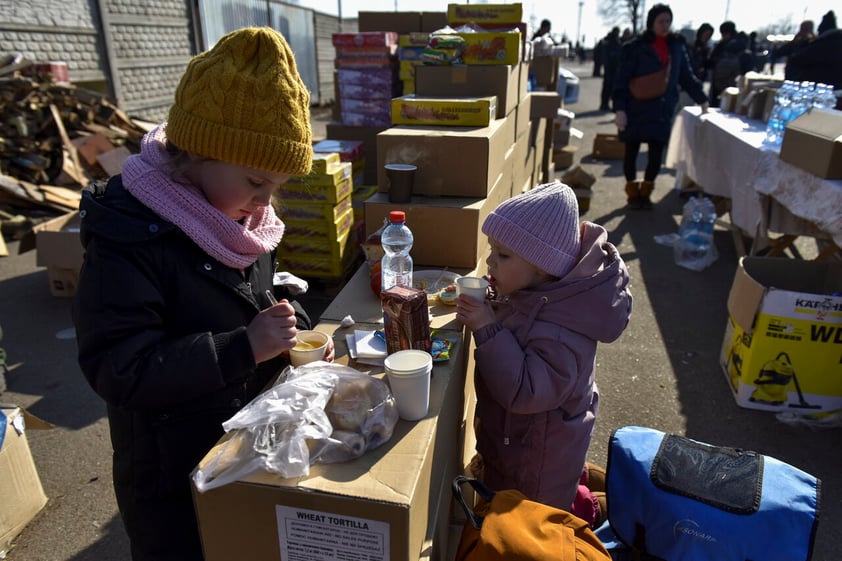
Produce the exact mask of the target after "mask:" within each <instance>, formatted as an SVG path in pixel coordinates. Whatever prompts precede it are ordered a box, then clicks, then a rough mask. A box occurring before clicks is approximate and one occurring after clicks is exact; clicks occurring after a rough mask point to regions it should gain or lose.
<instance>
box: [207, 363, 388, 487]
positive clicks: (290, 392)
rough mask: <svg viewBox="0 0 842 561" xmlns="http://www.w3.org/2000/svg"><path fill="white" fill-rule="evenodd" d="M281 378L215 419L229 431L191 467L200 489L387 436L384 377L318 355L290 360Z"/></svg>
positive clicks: (357, 450) (337, 457)
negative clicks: (209, 453)
mask: <svg viewBox="0 0 842 561" xmlns="http://www.w3.org/2000/svg"><path fill="white" fill-rule="evenodd" d="M280 380H283V381H282V382H279V383H277V384H275V385H274V386H272V387H271V388H270V389H268V390H267V391H265V392H264V393H263V394H261V395H259V396H258V397H257V398H255V399H254V400H253V401H252V402H251V403H249V404H248V405H246V406H245V407H243V408H242V409H241V410H240V411H238V412H237V414H235V415H234V416H233V417H231V418H230V419H228V420H227V421H225V422H224V423H223V424H222V427H223V428H224V429H225V432H228V433H232V435H231V437H230V438H229V439H227V440H226V441H225V442H223V443H221V444H219V445H218V446H217V447H216V448H214V450H213V457H211V458H209V459H208V460H207V461H206V462H205V463H204V465H203V466H202V467H201V468H200V469H197V470H196V472H195V473H194V475H193V481H194V483H195V484H196V488H197V489H198V490H199V491H200V492H205V491H207V490H209V489H213V488H216V487H220V486H222V485H226V484H228V483H232V482H234V481H237V480H239V479H242V478H243V477H245V476H246V475H249V474H251V473H255V472H258V471H268V472H271V473H277V474H278V475H280V476H281V477H285V478H289V477H299V476H304V475H307V474H309V473H310V465H311V464H313V463H316V462H322V463H335V462H344V461H348V460H352V459H354V458H358V457H360V456H362V455H363V454H365V453H366V452H367V451H369V450H373V449H375V448H377V447H378V446H380V445H382V444H383V443H384V442H386V441H388V440H389V439H390V438H391V437H392V433H393V432H394V428H395V425H396V424H397V421H398V412H397V408H396V406H395V398H394V397H393V396H392V393H391V391H390V390H389V387H388V386H387V385H386V383H385V382H384V381H383V380H381V379H379V378H375V377H372V376H369V375H368V374H364V373H362V372H360V371H358V370H354V369H353V368H350V367H348V366H342V365H338V364H332V363H327V362H321V361H319V362H314V363H310V364H306V365H304V366H300V367H298V368H293V367H291V366H290V367H288V368H287V369H286V370H285V371H284V372H283V374H282V375H281V377H280Z"/></svg>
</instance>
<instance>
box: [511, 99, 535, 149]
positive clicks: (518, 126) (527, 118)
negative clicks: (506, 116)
mask: <svg viewBox="0 0 842 561" xmlns="http://www.w3.org/2000/svg"><path fill="white" fill-rule="evenodd" d="M512 117H514V119H515V142H517V139H518V138H520V137H521V136H523V135H524V134H528V133H529V126H530V125H531V124H532V95H531V94H530V95H527V96H526V97H524V98H523V101H521V102H520V103H519V104H518V106H517V107H515V110H514V112H513V114H512V115H511V116H510V118H512Z"/></svg>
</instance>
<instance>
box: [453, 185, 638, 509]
mask: <svg viewBox="0 0 842 561" xmlns="http://www.w3.org/2000/svg"><path fill="white" fill-rule="evenodd" d="M482 231H483V232H484V233H485V234H486V235H487V236H488V241H489V244H490V245H491V254H490V255H489V257H488V259H486V263H487V265H488V279H489V281H490V284H491V290H490V295H489V298H488V299H486V300H485V301H484V302H478V301H476V300H472V299H470V298H468V297H466V296H464V295H462V296H460V297H459V298H458V299H457V308H456V317H457V319H459V320H460V321H461V322H462V323H463V324H464V325H466V326H467V327H468V328H469V329H470V330H471V331H472V332H473V336H474V341H475V343H476V351H475V353H474V359H475V362H476V371H475V374H474V382H475V386H476V394H477V408H476V419H475V425H476V433H477V452H479V457H481V469H477V470H476V474H477V475H479V476H480V478H481V479H482V480H483V482H484V483H485V484H486V485H488V486H489V487H490V488H492V489H495V490H504V489H517V490H518V491H520V492H521V493H523V494H524V495H526V496H527V497H528V498H529V499H531V500H534V501H537V502H540V503H544V504H548V505H551V506H554V507H556V508H560V509H563V510H566V511H570V512H573V513H574V514H576V515H577V516H579V517H580V518H583V519H584V520H586V521H587V522H589V523H591V524H592V525H598V524H599V523H601V521H602V520H603V518H604V516H605V513H604V512H601V509H600V507H599V497H598V495H596V494H594V493H593V492H591V489H589V488H588V487H587V483H591V486H594V485H593V481H590V482H589V481H588V469H587V468H586V467H585V466H586V464H585V457H586V455H587V451H588V446H589V444H590V439H591V432H592V430H593V425H594V421H595V420H596V415H597V411H598V404H599V394H598V392H597V387H596V381H595V376H596V371H595V369H596V347H597V342H611V341H614V340H615V339H617V338H618V337H619V336H620V334H621V333H622V332H623V330H624V329H625V327H626V325H627V324H628V320H629V316H630V314H631V306H632V297H631V293H630V292H629V290H628V281H629V277H628V271H627V270H626V266H625V263H624V262H623V259H622V258H621V257H620V254H619V252H618V251H617V248H616V247H614V246H613V245H612V244H611V243H610V242H608V233H607V232H606V230H605V229H604V228H603V227H602V226H599V225H597V224H593V223H590V222H582V223H581V224H580V223H579V207H578V204H577V202H576V196H575V195H574V194H573V191H572V190H571V189H570V188H569V187H567V186H566V185H564V184H562V183H559V182H555V183H549V184H546V185H541V186H539V187H536V188H535V189H533V190H531V191H528V192H526V193H523V194H521V195H518V196H516V197H513V198H511V199H509V200H507V201H505V202H503V203H502V204H501V205H500V206H498V207H497V209H496V210H494V211H493V212H492V213H491V214H490V215H489V216H488V218H486V220H485V222H484V223H483V226H482ZM475 467H479V466H475ZM603 491H604V489H603Z"/></svg>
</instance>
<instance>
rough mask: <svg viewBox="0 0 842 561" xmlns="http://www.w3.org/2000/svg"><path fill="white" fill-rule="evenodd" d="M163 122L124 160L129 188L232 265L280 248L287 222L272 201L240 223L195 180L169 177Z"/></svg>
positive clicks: (238, 265) (242, 264) (244, 264)
mask: <svg viewBox="0 0 842 561" xmlns="http://www.w3.org/2000/svg"><path fill="white" fill-rule="evenodd" d="M164 126H165V125H160V126H158V127H156V128H154V129H153V130H151V131H149V132H148V133H147V134H146V135H145V136H144V137H143V141H142V142H141V149H140V154H135V155H133V156H129V158H127V159H126V162H125V163H124V164H123V185H124V186H125V188H126V189H127V190H128V191H129V193H131V194H132V195H134V196H135V197H136V198H137V199H138V200H139V201H140V202H142V203H143V204H145V205H146V206H148V207H149V208H150V209H152V210H153V211H155V213H156V214H158V216H160V217H161V218H163V219H164V220H167V221H169V222H172V223H173V224H175V225H176V226H178V227H179V228H180V229H181V230H182V231H184V233H185V234H187V235H188V236H189V237H190V239H192V240H193V241H194V242H196V244H198V245H199V247H201V248H202V249H203V250H205V252H207V254H208V255H210V256H211V257H213V258H214V259H216V260H217V261H219V262H220V263H223V264H225V265H227V266H229V267H235V268H237V269H244V268H245V267H248V266H249V265H251V264H252V263H254V262H255V261H256V260H257V258H258V257H259V256H260V255H262V254H264V253H267V252H269V251H272V250H273V249H275V247H277V245H278V244H279V243H280V242H281V238H282V237H283V235H284V223H283V222H281V219H280V218H278V217H277V215H276V214H275V210H274V209H273V208H272V206H271V205H268V206H265V207H263V208H262V209H261V210H259V211H257V212H255V213H254V214H252V215H250V216H248V217H246V218H245V220H243V221H242V224H241V223H240V222H237V221H236V220H233V219H231V218H230V217H228V216H226V215H225V214H223V213H222V212H220V211H219V210H217V209H216V208H214V207H213V206H212V205H211V204H210V203H209V202H208V201H207V199H205V197H204V195H203V194H202V192H201V191H200V190H199V189H198V188H196V187H195V186H193V185H189V184H185V183H178V182H176V181H174V180H173V179H172V178H170V176H169V175H168V174H167V172H166V162H167V160H168V159H169V154H167V151H166V141H167V136H166V132H165V131H164Z"/></svg>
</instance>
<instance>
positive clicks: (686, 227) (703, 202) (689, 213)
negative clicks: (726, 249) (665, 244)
mask: <svg viewBox="0 0 842 561" xmlns="http://www.w3.org/2000/svg"><path fill="white" fill-rule="evenodd" d="M714 222H716V208H715V207H714V205H713V201H711V200H710V199H709V198H707V197H701V196H699V197H691V198H690V199H688V200H687V202H686V203H684V209H683V213H682V216H681V224H680V226H679V227H678V236H679V237H678V239H676V240H675V243H674V244H673V252H674V257H675V263H676V264H677V265H680V266H682V267H684V268H686V269H691V270H693V271H701V270H702V269H705V268H707V267H709V266H710V265H711V264H712V263H713V262H714V261H716V260H717V259H718V258H719V252H718V251H717V250H716V244H714V241H713V224H714Z"/></svg>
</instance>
